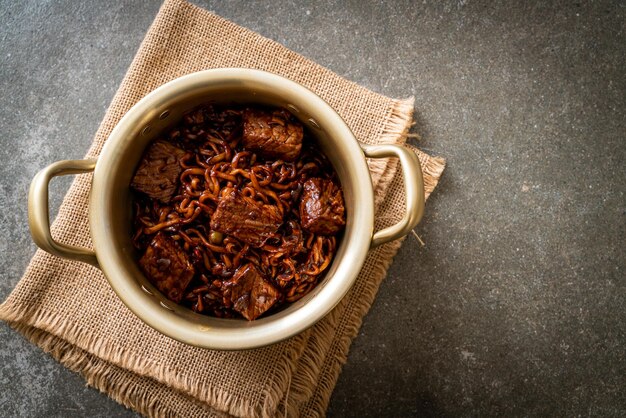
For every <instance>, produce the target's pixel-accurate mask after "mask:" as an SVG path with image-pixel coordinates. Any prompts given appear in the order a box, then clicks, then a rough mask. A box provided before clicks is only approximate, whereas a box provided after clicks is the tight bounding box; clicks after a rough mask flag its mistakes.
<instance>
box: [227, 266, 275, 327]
mask: <svg viewBox="0 0 626 418" xmlns="http://www.w3.org/2000/svg"><path fill="white" fill-rule="evenodd" d="M226 286H227V288H229V289H230V300H231V302H232V303H233V309H234V310H236V311H237V312H239V313H240V314H241V315H242V316H243V317H244V318H246V319H247V320H248V321H252V320H254V319H256V318H258V317H259V316H260V315H263V313H265V311H267V310H268V309H269V308H271V307H272V305H274V303H275V302H276V301H277V300H278V297H279V295H280V293H279V292H278V290H276V288H275V287H274V286H272V284H271V283H270V282H268V281H267V280H265V279H264V278H263V276H261V273H260V272H259V270H258V269H257V268H256V267H255V266H254V265H253V264H250V263H249V264H246V265H243V266H241V267H239V268H238V269H237V271H236V272H235V275H234V276H233V278H232V279H230V280H228V281H227V282H226Z"/></svg>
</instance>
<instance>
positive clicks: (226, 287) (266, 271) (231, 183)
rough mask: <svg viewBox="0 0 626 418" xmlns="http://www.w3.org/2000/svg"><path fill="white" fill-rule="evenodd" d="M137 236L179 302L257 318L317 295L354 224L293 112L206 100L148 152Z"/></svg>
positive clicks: (152, 273) (137, 184)
mask: <svg viewBox="0 0 626 418" xmlns="http://www.w3.org/2000/svg"><path fill="white" fill-rule="evenodd" d="M131 188H132V190H133V194H134V214H133V232H134V235H133V243H134V245H135V247H136V249H137V253H138V263H139V266H140V268H141V270H142V271H143V272H144V274H145V275H146V277H147V278H148V279H149V280H150V282H151V283H152V284H153V285H154V286H155V287H156V288H157V289H159V290H160V291H161V292H162V293H163V294H164V295H165V296H167V297H168V298H169V299H170V300H172V301H174V302H176V303H181V304H183V305H185V306H187V307H189V308H191V309H192V310H194V311H196V312H198V313H202V314H206V315H211V316H216V317H222V318H233V317H243V318H245V319H247V320H254V319H256V318H258V317H259V316H261V315H264V314H265V315H267V314H269V313H271V312H273V311H275V310H277V309H279V308H280V307H281V306H283V305H284V304H286V303H289V302H294V301H296V300H298V299H300V298H301V297H303V296H304V295H306V294H307V293H308V292H310V291H311V290H312V289H313V288H314V287H315V286H316V285H317V284H318V283H319V282H320V280H321V279H322V278H323V277H324V274H325V273H326V271H327V269H328V266H329V265H330V263H331V261H332V259H333V256H334V255H335V251H336V248H337V242H338V239H339V237H340V235H341V233H342V231H343V229H344V227H345V223H346V215H345V207H344V201H343V193H342V190H341V185H340V183H339V181H338V179H337V175H336V173H335V171H334V169H333V167H332V166H331V164H330V163H329V162H328V160H327V159H326V157H325V156H324V155H323V153H322V152H321V151H320V150H319V149H318V148H317V146H316V144H315V142H314V140H313V138H312V137H311V136H310V135H309V134H308V132H307V131H306V130H305V129H304V128H303V126H302V125H301V124H300V122H299V121H297V120H296V119H295V118H294V117H293V116H292V115H291V114H290V113H289V112H288V111H286V110H284V109H274V108H266V107H258V106H257V107H253V106H218V105H214V104H208V105H205V106H202V107H200V108H198V109H195V110H193V111H192V112H190V113H188V114H186V115H185V116H184V117H183V120H182V121H181V122H180V123H179V124H178V125H177V126H176V127H175V128H174V129H172V130H171V131H170V132H168V133H166V134H165V135H163V136H162V137H161V138H159V139H157V140H156V141H154V142H153V143H152V144H151V145H150V146H149V147H148V148H147V150H146V152H145V153H144V155H143V158H142V160H141V162H140V164H139V167H138V168H137V171H136V172H135V175H134V177H133V179H132V182H131Z"/></svg>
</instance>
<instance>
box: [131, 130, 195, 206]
mask: <svg viewBox="0 0 626 418" xmlns="http://www.w3.org/2000/svg"><path fill="white" fill-rule="evenodd" d="M184 153H185V151H183V150H182V149H180V148H177V147H175V146H174V145H172V144H170V143H168V142H165V141H156V142H154V143H153V144H152V145H150V147H149V148H148V150H147V151H146V153H145V154H144V156H143V158H142V159H141V163H140V164H139V168H137V171H136V172H135V177H133V180H132V182H131V183H130V186H131V187H132V188H133V189H135V190H137V191H140V192H142V193H145V194H147V195H148V196H150V197H151V198H153V199H158V200H160V201H161V202H163V203H167V202H169V201H170V199H171V198H172V195H173V194H174V192H176V188H177V186H178V177H179V176H180V173H181V170H182V168H181V166H180V164H179V163H178V162H179V160H180V157H181V156H182V155H183V154H184Z"/></svg>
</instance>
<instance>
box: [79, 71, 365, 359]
mask: <svg viewBox="0 0 626 418" xmlns="http://www.w3.org/2000/svg"><path fill="white" fill-rule="evenodd" d="M216 71H217V72H219V71H222V74H217V75H215V74H208V77H207V76H205V77H200V76H197V75H198V74H202V73H196V74H193V75H191V76H187V77H183V78H181V79H178V80H175V81H174V82H172V83H168V84H167V85H166V86H164V87H162V88H160V89H157V90H156V91H155V92H153V93H151V94H150V95H148V96H147V97H146V98H144V99H143V100H142V101H140V102H139V103H138V104H137V105H135V107H133V109H131V111H129V112H128V114H127V115H126V116H125V117H124V118H123V119H122V120H121V121H120V123H119V124H118V125H117V126H116V128H115V129H114V131H113V132H112V133H111V136H110V137H109V139H108V140H107V143H106V145H105V147H104V148H103V150H102V153H101V156H100V158H99V160H98V163H97V166H96V171H95V174H94V183H93V188H92V197H91V205H90V211H91V212H90V217H91V219H90V222H91V229H92V237H93V242H94V248H95V249H96V253H97V257H98V260H99V263H100V266H101V268H102V270H103V272H104V273H105V275H106V276H107V278H108V280H109V282H110V283H111V285H112V287H113V289H114V290H115V291H116V292H117V293H118V295H119V296H120V298H121V299H122V301H124V303H126V305H127V306H128V307H129V308H130V309H131V310H132V311H133V312H134V313H135V314H137V315H138V316H139V317H140V318H141V319H143V320H144V321H145V322H147V323H148V324H149V325H151V326H153V327H154V328H156V329H157V330H159V331H161V332H163V333H164V334H166V335H168V336H170V337H173V338H176V339H178V340H181V341H184V342H187V343H189V344H193V345H198V346H202V347H210V348H221V349H236V348H251V347H255V346H260V345H265V344H269V343H272V342H276V341H279V340H281V339H284V338H287V337H289V336H291V335H294V334H295V333H297V332H300V331H302V330H303V329H305V328H307V327H308V326H310V325H312V324H313V323H314V322H316V321H317V320H319V319H321V318H322V317H323V316H324V315H325V314H326V313H328V312H329V311H330V309H332V307H334V306H335V305H336V304H337V303H338V302H339V300H340V299H341V297H343V296H344V295H345V293H346V292H347V291H348V289H349V288H350V286H351V285H352V284H353V282H354V280H355V278H356V275H357V274H358V272H359V270H360V268H361V266H362V264H363V261H364V259H365V255H366V253H367V251H368V249H369V244H370V240H371V236H372V229H373V193H372V185H371V179H370V176H369V171H368V169H367V165H366V164H365V158H364V156H363V153H362V151H361V149H360V147H359V146H358V143H357V142H356V140H355V139H354V136H353V135H352V134H351V132H350V131H349V129H348V128H347V126H346V125H345V123H343V121H341V119H340V118H339V116H337V114H336V113H335V112H334V111H332V109H331V108H330V107H329V106H328V105H327V104H326V103H324V102H323V101H322V100H321V99H319V98H318V97H317V96H315V95H314V94H313V93H311V92H310V91H308V90H306V89H304V88H303V87H301V86H299V85H296V84H295V83H292V82H288V81H287V80H285V79H282V78H280V77H277V76H273V75H270V74H267V73H263V72H255V71H251V70H238V71H243V72H244V73H246V74H245V75H246V76H245V77H243V76H242V74H239V75H238V74H237V70H231V71H230V72H226V70H209V71H206V72H203V73H211V72H213V73H215V72H216ZM248 73H258V74H253V75H254V77H251V76H250V75H249V74H248ZM224 75H227V77H225V76H224ZM192 76H196V78H195V79H193V77H192ZM185 79H186V80H185ZM181 80H182V81H186V82H181ZM176 83H178V84H176ZM208 102H212V103H219V104H258V105H269V106H274V107H283V108H286V109H288V110H289V111H290V112H291V113H292V114H293V115H294V116H295V117H296V118H298V119H299V120H300V121H301V122H302V123H303V125H304V126H305V127H306V129H308V130H309V131H310V133H311V134H312V135H313V136H314V138H315V140H316V142H317V145H318V146H319V148H320V149H321V151H322V152H323V153H324V154H325V155H326V156H327V157H328V159H329V160H330V162H331V163H332V165H333V166H334V168H335V170H336V172H337V175H338V177H339V180H340V182H341V185H342V188H343V193H344V200H345V206H346V220H347V222H346V228H345V231H344V233H343V238H342V239H341V242H340V244H339V247H338V249H337V253H336V255H335V258H334V260H333V262H332V263H331V265H330V267H329V269H328V271H327V273H326V275H325V277H324V279H323V280H322V281H321V282H320V283H319V284H318V285H317V286H316V287H315V288H314V289H313V290H312V291H311V292H309V293H308V294H307V295H306V296H304V297H303V298H302V299H300V300H299V301H297V302H294V303H291V304H289V305H286V306H285V307H284V308H283V309H281V310H279V311H277V312H275V313H273V314H271V315H268V316H267V317H262V318H259V319H257V320H255V321H246V320H243V319H219V318H213V317H208V316H206V315H200V314H197V313H195V312H192V311H191V310H189V309H187V308H185V307H183V306H179V305H177V304H176V303H174V302H171V301H169V300H168V299H167V298H166V297H165V296H163V295H162V294H161V293H160V292H159V291H158V290H157V289H156V288H155V287H154V286H153V285H152V284H151V283H150V282H149V281H148V280H147V279H146V278H145V276H144V275H143V274H142V272H141V271H140V270H139V268H138V264H137V262H136V253H135V249H134V247H133V245H132V243H131V230H130V226H131V207H132V205H131V199H132V196H131V193H130V189H129V184H130V181H131V178H132V176H133V174H134V171H135V169H136V167H137V165H138V164H139V161H140V159H141V156H142V154H143V151H144V150H145V148H146V147H147V145H148V144H149V143H150V142H152V141H153V140H155V139H156V138H158V137H159V136H160V134H161V133H163V132H164V131H167V130H169V129H170V128H172V127H173V126H174V125H176V124H177V123H178V122H179V121H180V120H181V118H182V116H183V114H185V113H186V112H188V111H190V110H192V109H194V108H195V107H197V106H199V105H201V104H204V103H208Z"/></svg>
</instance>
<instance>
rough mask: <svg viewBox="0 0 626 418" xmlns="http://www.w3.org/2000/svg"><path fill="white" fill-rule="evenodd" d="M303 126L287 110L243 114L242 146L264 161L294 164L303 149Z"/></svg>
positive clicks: (251, 111)
mask: <svg viewBox="0 0 626 418" xmlns="http://www.w3.org/2000/svg"><path fill="white" fill-rule="evenodd" d="M302 136H303V129H302V125H301V124H300V123H299V122H298V121H295V120H293V118H292V117H291V115H290V114H289V113H288V112H287V111H285V110H277V111H274V112H264V111H260V110H251V109H247V110H245V111H244V112H243V146H244V147H245V148H246V149H248V150H251V151H254V152H256V153H258V154H259V155H261V156H263V157H265V158H279V159H283V160H285V161H294V160H295V159H296V158H298V155H299V154H300V150H301V149H302Z"/></svg>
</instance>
